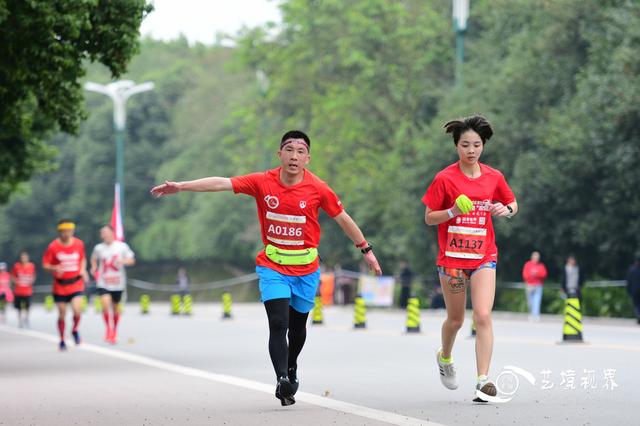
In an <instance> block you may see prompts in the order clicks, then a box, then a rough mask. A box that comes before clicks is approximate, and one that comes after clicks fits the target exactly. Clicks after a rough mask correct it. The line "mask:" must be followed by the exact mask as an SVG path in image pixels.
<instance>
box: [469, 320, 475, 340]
mask: <svg viewBox="0 0 640 426" xmlns="http://www.w3.org/2000/svg"><path fill="white" fill-rule="evenodd" d="M470 337H476V322H475V320H471V336H470Z"/></svg>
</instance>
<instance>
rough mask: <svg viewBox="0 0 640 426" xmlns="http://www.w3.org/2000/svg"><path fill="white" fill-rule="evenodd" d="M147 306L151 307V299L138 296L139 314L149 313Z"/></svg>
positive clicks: (145, 296)
mask: <svg viewBox="0 0 640 426" xmlns="http://www.w3.org/2000/svg"><path fill="white" fill-rule="evenodd" d="M149 305H151V298H150V297H149V295H148V294H143V295H142V296H140V313H141V314H142V315H147V314H148V313H149Z"/></svg>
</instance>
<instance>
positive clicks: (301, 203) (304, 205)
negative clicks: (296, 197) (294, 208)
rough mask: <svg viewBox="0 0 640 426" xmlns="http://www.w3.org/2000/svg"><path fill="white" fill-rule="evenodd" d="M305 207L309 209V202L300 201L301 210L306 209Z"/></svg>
mask: <svg viewBox="0 0 640 426" xmlns="http://www.w3.org/2000/svg"><path fill="white" fill-rule="evenodd" d="M305 207H307V202H306V201H300V208H301V209H304V208H305Z"/></svg>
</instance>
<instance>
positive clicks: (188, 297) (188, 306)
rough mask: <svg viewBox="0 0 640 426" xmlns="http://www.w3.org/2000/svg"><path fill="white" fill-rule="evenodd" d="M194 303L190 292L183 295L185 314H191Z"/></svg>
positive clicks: (183, 310) (183, 311)
mask: <svg viewBox="0 0 640 426" xmlns="http://www.w3.org/2000/svg"><path fill="white" fill-rule="evenodd" d="M192 305H193V298H192V297H191V295H190V294H185V295H184V296H182V313H183V314H184V315H191V310H192Z"/></svg>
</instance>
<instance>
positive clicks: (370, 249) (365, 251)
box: [360, 244, 373, 254]
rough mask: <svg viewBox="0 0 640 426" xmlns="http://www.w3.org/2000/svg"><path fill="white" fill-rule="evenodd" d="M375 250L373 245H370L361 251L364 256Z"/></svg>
mask: <svg viewBox="0 0 640 426" xmlns="http://www.w3.org/2000/svg"><path fill="white" fill-rule="evenodd" d="M372 250H373V246H372V245H371V244H369V245H368V246H366V247H365V248H362V249H360V251H361V252H362V254H367V253H369V252H370V251H372Z"/></svg>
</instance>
